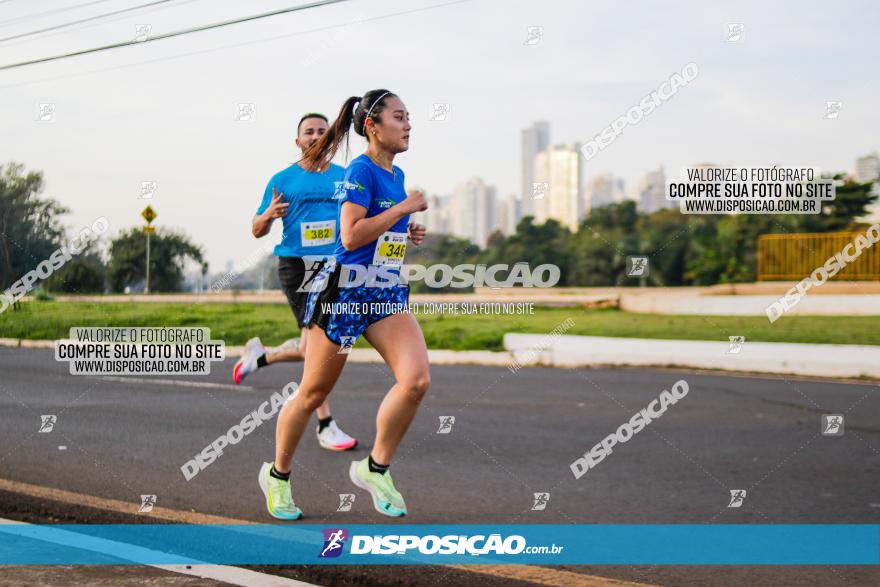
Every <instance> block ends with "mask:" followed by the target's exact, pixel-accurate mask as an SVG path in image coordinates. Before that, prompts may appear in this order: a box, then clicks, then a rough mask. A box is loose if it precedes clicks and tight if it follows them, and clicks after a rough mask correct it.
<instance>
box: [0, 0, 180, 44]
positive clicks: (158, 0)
mask: <svg viewBox="0 0 880 587" xmlns="http://www.w3.org/2000/svg"><path fill="white" fill-rule="evenodd" d="M168 2H174V0H155V1H154V2H147V3H146V4H140V5H138V6H131V7H130V8H122V9H120V10H114V11H113V12H105V13H104V14H97V15H95V16H89V17H87V18H82V19H80V20H74V21H71V22H65V23H62V24H56V25H54V26H50V27H46V28H44V29H39V30H36V31H30V32H27V33H20V34H18V35H12V36H11V37H5V38H2V39H0V43H2V42H4V41H12V40H13V39H21V38H22V37H30V36H33V35H39V34H40V33H47V32H49V31H57V30H58V29H65V28H67V27H71V26H74V25H78V24H82V23H84V22H91V21H93V20H100V19H102V18H107V17H108V16H116V15H117V14H123V13H126V12H132V11H135V10H140V9H141V8H149V7H150V6H156V5H157V4H167V3H168Z"/></svg>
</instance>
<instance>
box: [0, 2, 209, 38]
mask: <svg viewBox="0 0 880 587" xmlns="http://www.w3.org/2000/svg"><path fill="white" fill-rule="evenodd" d="M0 1H2V0H0ZM198 1H199V0H177V2H176V3H175V4H166V5H161V6H153V7H150V8H144V9H143V12H141V14H140V16H141V17H144V16H146V15H148V14H154V13H156V12H159V11H161V10H168V9H169V8H179V7H181V6H184V5H185V4H191V3H193V2H198ZM127 18H129V16H128V15H126V14H118V15H116V16H108V17H107V18H106V19H105V20H102V21H93V22H87V23H84V24H80V25H76V26H73V27H71V28H69V29H65V30H60V31H55V32H49V33H42V34H41V35H40V36H39V39H34V40H40V41H43V40H45V39H50V38H52V37H55V36H58V35H65V34H70V33H75V32H77V31H82V30H85V29H89V28H92V27H96V26H102V25H106V24H108V23H111V22H118V21H120V20H125V19H127ZM31 40H32V39H19V40H17V41H11V42H9V43H6V44H5V45H4V48H5V47H14V46H16V45H20V44H22V43H28V42H30V41H31Z"/></svg>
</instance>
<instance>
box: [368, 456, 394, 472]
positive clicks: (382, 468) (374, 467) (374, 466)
mask: <svg viewBox="0 0 880 587" xmlns="http://www.w3.org/2000/svg"><path fill="white" fill-rule="evenodd" d="M368 458H369V459H370V460H369V461H367V463H368V464H369V465H370V472H371V473H381V474H383V475H384V474H385V472H386V471H388V467H390V466H391V464H390V463H389V464H387V465H380V464H379V463H377V462H376V461H374V460H373V455H370V456H369V457H368Z"/></svg>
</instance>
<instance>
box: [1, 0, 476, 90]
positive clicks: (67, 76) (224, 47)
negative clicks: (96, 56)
mask: <svg viewBox="0 0 880 587" xmlns="http://www.w3.org/2000/svg"><path fill="white" fill-rule="evenodd" d="M471 1H472V0H451V1H450V2H441V3H439V4H431V5H429V6H422V7H419V8H412V9H410V10H401V11H398V12H391V13H387V14H381V15H378V16H370V17H367V18H363V19H360V20H354V21H349V22H343V23H338V24H332V25H327V26H322V27H318V28H313V29H306V30H301V31H296V32H294V33H285V34H283V35H276V36H274V37H264V38H262V39H253V40H250V41H242V42H240V43H232V44H229V45H221V46H219V47H211V48H208V49H198V50H196V51H189V52H187V53H180V54H177V55H168V56H166V57H156V58H154V59H147V60H145V61H138V62H136V63H124V64H121V65H113V66H110V67H103V68H100V69H92V70H89V71H78V72H75V73H68V74H64V75H56V76H53V77H45V78H40V79H35V80H28V81H24V82H19V83H16V84H7V85H3V86H0V90H8V89H12V88H20V87H24V86H32V85H34V84H42V83H46V82H54V81H60V80H66V79H71V78H77V77H82V76H85V75H94V74H96V73H107V72H110V71H119V70H123V69H129V68H131V67H140V66H142V65H150V64H153V63H161V62H164V61H174V60H176V59H184V58H186V57H193V56H195V55H205V54H208V53H214V52H216V51H225V50H227V49H237V48H239V47H247V46H251V45H258V44H261V43H269V42H272V41H278V40H281V39H288V38H290V37H298V36H301V35H307V34H310V33H318V32H323V31H328V30H333V29H338V28H344V27H348V26H352V25H358V24H363V23H366V22H372V21H378V20H384V19H386V18H391V17H394V16H403V15H406V14H413V13H416V12H423V11H426V10H433V9H435V8H444V7H446V6H452V5H453V4H462V3H465V2H471Z"/></svg>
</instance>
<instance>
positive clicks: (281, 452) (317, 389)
mask: <svg viewBox="0 0 880 587" xmlns="http://www.w3.org/2000/svg"><path fill="white" fill-rule="evenodd" d="M312 329H313V332H314V336H310V337H309V344H308V347H307V348H306V361H305V365H304V366H303V378H302V384H301V385H300V386H299V390H298V391H297V393H296V397H294V398H292V399H291V400H289V401H287V402H286V403H285V404H284V407H283V408H282V410H281V413H280V414H279V415H278V424H277V425H276V427H275V469H276V470H277V471H279V472H280V473H287V472H288V471H290V463H291V461H292V460H293V453H294V452H295V451H296V446H297V444H299V440H300V438H302V434H303V431H305V429H306V426H307V425H308V423H309V418H310V417H311V415H312V412H314V411H315V410H316V409H317V408H318V406H320V405H321V404H323V403H324V401H325V400H326V398H327V395H328V394H329V393H330V391H331V390H332V389H333V386H334V385H335V384H336V380H337V379H339V375H340V373H342V368H343V367H344V366H345V360H346V359H347V358H348V355H346V354H344V353H343V354H340V353H339V352H338V351H339V345H337V344H335V343H334V342H332V341H331V340H329V339H328V338H327V336H326V335H325V334H324V332H323V331H322V330H321V329H320V328H319V327H317V326H315V327H311V328H309V330H312Z"/></svg>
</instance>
